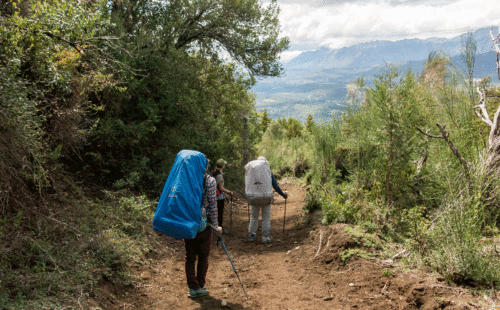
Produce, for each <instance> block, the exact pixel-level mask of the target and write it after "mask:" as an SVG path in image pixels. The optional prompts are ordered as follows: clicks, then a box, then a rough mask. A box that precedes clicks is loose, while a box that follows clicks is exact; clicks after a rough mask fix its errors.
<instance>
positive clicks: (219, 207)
mask: <svg viewBox="0 0 500 310" xmlns="http://www.w3.org/2000/svg"><path fill="white" fill-rule="evenodd" d="M217 216H218V217H217V221H218V222H219V226H220V227H222V222H223V221H224V199H221V200H217Z"/></svg>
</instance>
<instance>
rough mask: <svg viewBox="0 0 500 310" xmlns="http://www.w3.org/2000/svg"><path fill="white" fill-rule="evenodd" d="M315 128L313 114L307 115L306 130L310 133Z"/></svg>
mask: <svg viewBox="0 0 500 310" xmlns="http://www.w3.org/2000/svg"><path fill="white" fill-rule="evenodd" d="M314 126H315V123H314V120H313V116H312V115H311V114H308V115H307V120H306V128H307V130H308V131H312V129H313V127H314Z"/></svg>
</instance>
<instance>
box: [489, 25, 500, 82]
mask: <svg viewBox="0 0 500 310" xmlns="http://www.w3.org/2000/svg"><path fill="white" fill-rule="evenodd" d="M490 36H491V41H493V46H494V47H495V51H496V52H497V75H498V78H499V79H500V58H499V56H500V34H499V35H498V36H496V37H495V35H494V34H493V26H491V27H490Z"/></svg>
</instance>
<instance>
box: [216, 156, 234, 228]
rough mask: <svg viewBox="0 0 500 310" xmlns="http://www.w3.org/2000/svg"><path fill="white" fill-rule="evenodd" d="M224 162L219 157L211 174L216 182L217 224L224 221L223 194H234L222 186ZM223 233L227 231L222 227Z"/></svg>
mask: <svg viewBox="0 0 500 310" xmlns="http://www.w3.org/2000/svg"><path fill="white" fill-rule="evenodd" d="M226 164H227V162H226V161H225V160H224V159H222V158H219V159H218V160H217V162H216V163H215V165H216V167H215V172H214V175H213V176H214V178H215V182H216V184H217V194H216V196H217V198H216V200H217V212H218V214H219V217H218V222H219V226H222V225H223V222H224V201H225V199H226V195H225V194H228V195H231V196H233V195H234V192H232V191H230V190H228V189H227V188H225V187H224V177H223V173H222V171H223V170H224V168H225V167H226ZM223 234H227V231H226V230H225V229H223Z"/></svg>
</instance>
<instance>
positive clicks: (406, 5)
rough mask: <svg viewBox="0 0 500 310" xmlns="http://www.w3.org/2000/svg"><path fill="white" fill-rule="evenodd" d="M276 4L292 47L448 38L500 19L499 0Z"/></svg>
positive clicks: (285, 0) (289, 1)
mask: <svg viewBox="0 0 500 310" xmlns="http://www.w3.org/2000/svg"><path fill="white" fill-rule="evenodd" d="M278 5H279V6H280V8H281V13H280V22H281V25H282V31H283V35H284V36H288V37H289V38H290V41H291V49H290V51H298V50H306V49H315V48H318V47H320V46H328V47H330V48H341V47H344V46H350V45H354V44H359V43H363V42H369V41H374V40H392V41H395V40H400V39H404V38H421V39H425V38H429V37H447V38H450V37H454V36H457V35H460V34H461V33H464V32H466V31H467V30H469V29H474V30H475V29H479V28H483V27H489V26H498V25H499V24H500V5H498V0H482V1H481V2H478V1H477V0H457V1H450V0H442V1H436V0H432V1H430V0H358V1H352V0H351V1H349V0H311V1H299V0H278ZM289 55H291V54H289ZM283 56H285V55H283Z"/></svg>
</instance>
